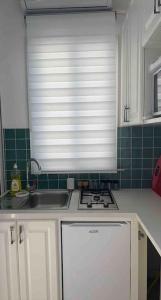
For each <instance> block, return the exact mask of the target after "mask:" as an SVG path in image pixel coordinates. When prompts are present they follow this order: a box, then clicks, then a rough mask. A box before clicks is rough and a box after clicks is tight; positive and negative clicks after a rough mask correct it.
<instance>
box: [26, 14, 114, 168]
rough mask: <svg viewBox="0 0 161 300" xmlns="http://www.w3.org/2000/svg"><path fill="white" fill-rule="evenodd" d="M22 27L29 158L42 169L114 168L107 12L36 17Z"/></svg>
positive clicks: (109, 17) (111, 52)
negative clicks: (26, 90)
mask: <svg viewBox="0 0 161 300" xmlns="http://www.w3.org/2000/svg"><path fill="white" fill-rule="evenodd" d="M26 22H27V63H28V98H29V120H30V136H31V138H30V139H31V156H32V157H34V158H36V159H37V160H38V161H39V162H40V164H41V167H42V171H44V172H77V171H79V172H81V171H88V172H92V171H100V172H101V171H106V172H111V171H116V169H117V142H116V141H117V121H116V120H117V109H116V108H117V38H116V32H115V17H114V14H113V13H110V12H94V13H75V14H59V15H58V14H57V15H39V16H37V15H36V16H27V20H26Z"/></svg>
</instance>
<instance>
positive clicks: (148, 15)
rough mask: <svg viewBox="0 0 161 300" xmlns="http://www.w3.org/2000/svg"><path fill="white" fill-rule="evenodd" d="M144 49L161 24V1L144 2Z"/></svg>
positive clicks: (150, 0) (145, 0)
mask: <svg viewBox="0 0 161 300" xmlns="http://www.w3.org/2000/svg"><path fill="white" fill-rule="evenodd" d="M142 13H143V39H142V44H143V47H144V46H145V45H147V43H148V41H149V39H150V38H151V36H152V35H153V33H154V31H155V30H156V29H157V27H158V26H159V25H160V24H161V1H160V0H143V12H142Z"/></svg>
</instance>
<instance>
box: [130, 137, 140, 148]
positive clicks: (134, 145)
mask: <svg viewBox="0 0 161 300" xmlns="http://www.w3.org/2000/svg"><path fill="white" fill-rule="evenodd" d="M132 148H133V149H134V148H142V138H141V137H137V138H136V137H134V138H132Z"/></svg>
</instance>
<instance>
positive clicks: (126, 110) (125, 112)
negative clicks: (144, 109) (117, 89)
mask: <svg viewBox="0 0 161 300" xmlns="http://www.w3.org/2000/svg"><path fill="white" fill-rule="evenodd" d="M129 109H130V107H128V106H127V105H125V106H124V122H125V123H127V122H129V120H128V111H129Z"/></svg>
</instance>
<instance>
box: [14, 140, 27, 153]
mask: <svg viewBox="0 0 161 300" xmlns="http://www.w3.org/2000/svg"><path fill="white" fill-rule="evenodd" d="M16 149H23V150H26V140H25V139H19V140H16Z"/></svg>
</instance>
